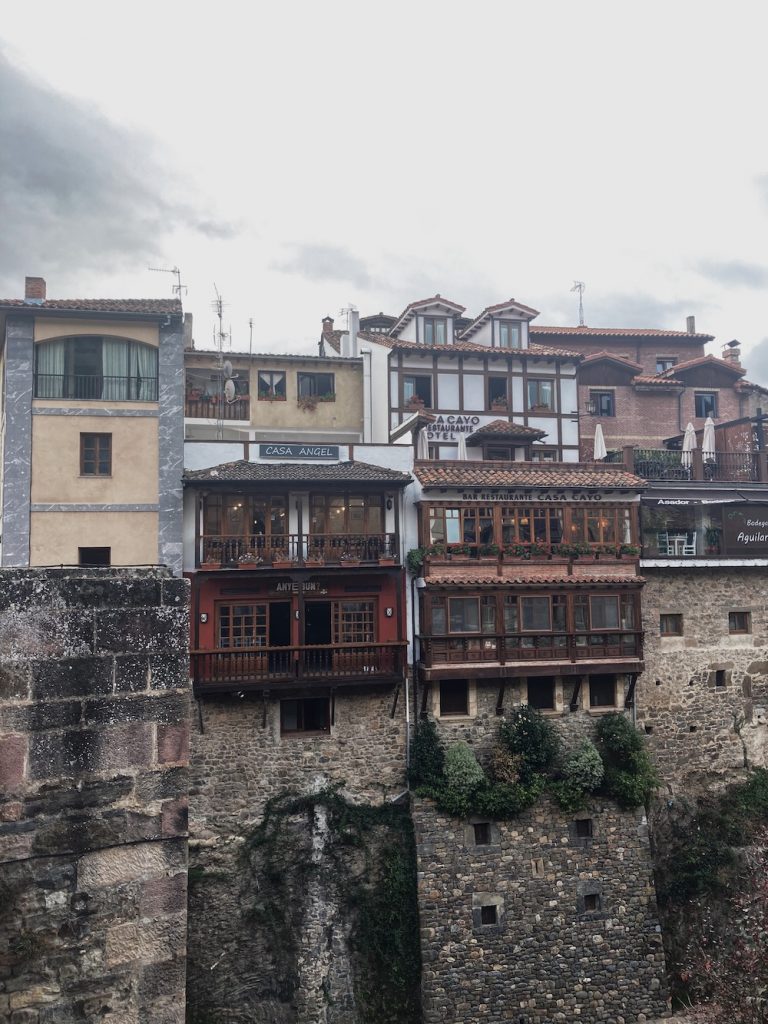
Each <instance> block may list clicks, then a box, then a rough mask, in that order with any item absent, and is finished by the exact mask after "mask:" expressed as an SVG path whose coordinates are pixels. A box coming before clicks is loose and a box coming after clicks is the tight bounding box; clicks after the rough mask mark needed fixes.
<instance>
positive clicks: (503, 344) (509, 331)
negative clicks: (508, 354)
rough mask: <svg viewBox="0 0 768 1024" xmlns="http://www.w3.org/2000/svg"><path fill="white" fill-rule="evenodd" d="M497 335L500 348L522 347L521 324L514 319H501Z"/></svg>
mask: <svg viewBox="0 0 768 1024" xmlns="http://www.w3.org/2000/svg"><path fill="white" fill-rule="evenodd" d="M496 337H497V338H498V341H499V345H498V347H499V348H520V324H519V323H517V322H516V321H514V320H499V322H498V325H497V331H496Z"/></svg>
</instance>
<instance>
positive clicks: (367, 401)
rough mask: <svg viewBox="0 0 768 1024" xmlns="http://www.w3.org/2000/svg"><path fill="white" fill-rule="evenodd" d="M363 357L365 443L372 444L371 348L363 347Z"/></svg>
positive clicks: (361, 351) (361, 353) (361, 352)
mask: <svg viewBox="0 0 768 1024" xmlns="http://www.w3.org/2000/svg"><path fill="white" fill-rule="evenodd" d="M360 355H361V356H362V357H363V443H364V444H370V443H371V441H372V437H371V422H372V420H373V408H372V406H373V381H372V379H371V377H372V374H371V350H370V349H369V348H366V349H361V350H360Z"/></svg>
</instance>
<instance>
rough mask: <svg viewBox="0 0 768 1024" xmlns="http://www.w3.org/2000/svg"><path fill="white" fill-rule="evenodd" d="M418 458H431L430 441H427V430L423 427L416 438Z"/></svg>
mask: <svg viewBox="0 0 768 1024" xmlns="http://www.w3.org/2000/svg"><path fill="white" fill-rule="evenodd" d="M416 458H417V459H422V460H426V459H428V458H429V442H428V441H427V432H426V430H424V428H423V427H422V429H421V430H420V431H419V436H418V437H417V438H416Z"/></svg>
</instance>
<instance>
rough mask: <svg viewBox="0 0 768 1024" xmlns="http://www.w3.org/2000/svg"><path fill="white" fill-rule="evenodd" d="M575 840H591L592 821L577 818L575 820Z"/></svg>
mask: <svg viewBox="0 0 768 1024" xmlns="http://www.w3.org/2000/svg"><path fill="white" fill-rule="evenodd" d="M576 838H577V839H591V838H592V819H591V818H577V819H576Z"/></svg>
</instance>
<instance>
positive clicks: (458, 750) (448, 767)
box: [438, 743, 486, 817]
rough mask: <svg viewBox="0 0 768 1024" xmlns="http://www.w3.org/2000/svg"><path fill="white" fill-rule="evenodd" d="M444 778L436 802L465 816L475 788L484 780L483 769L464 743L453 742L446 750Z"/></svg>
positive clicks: (445, 808) (471, 804) (469, 810)
mask: <svg viewBox="0 0 768 1024" xmlns="http://www.w3.org/2000/svg"><path fill="white" fill-rule="evenodd" d="M444 780H445V781H444V784H443V787H442V789H441V791H440V794H439V798H438V803H439V804H440V806H441V807H443V808H444V810H446V811H449V813H451V814H456V815H459V816H460V817H466V815H468V814H470V813H471V811H472V808H473V798H474V796H475V794H476V792H477V790H478V789H479V788H480V786H482V785H483V784H484V783H485V782H486V778H485V773H484V772H483V769H482V768H481V767H480V765H479V764H478V761H477V758H476V757H475V755H474V752H473V751H472V749H471V748H470V747H469V746H468V745H467V744H466V743H454V744H453V745H452V746H450V747H449V748H448V750H447V751H446V754H445V772H444Z"/></svg>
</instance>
